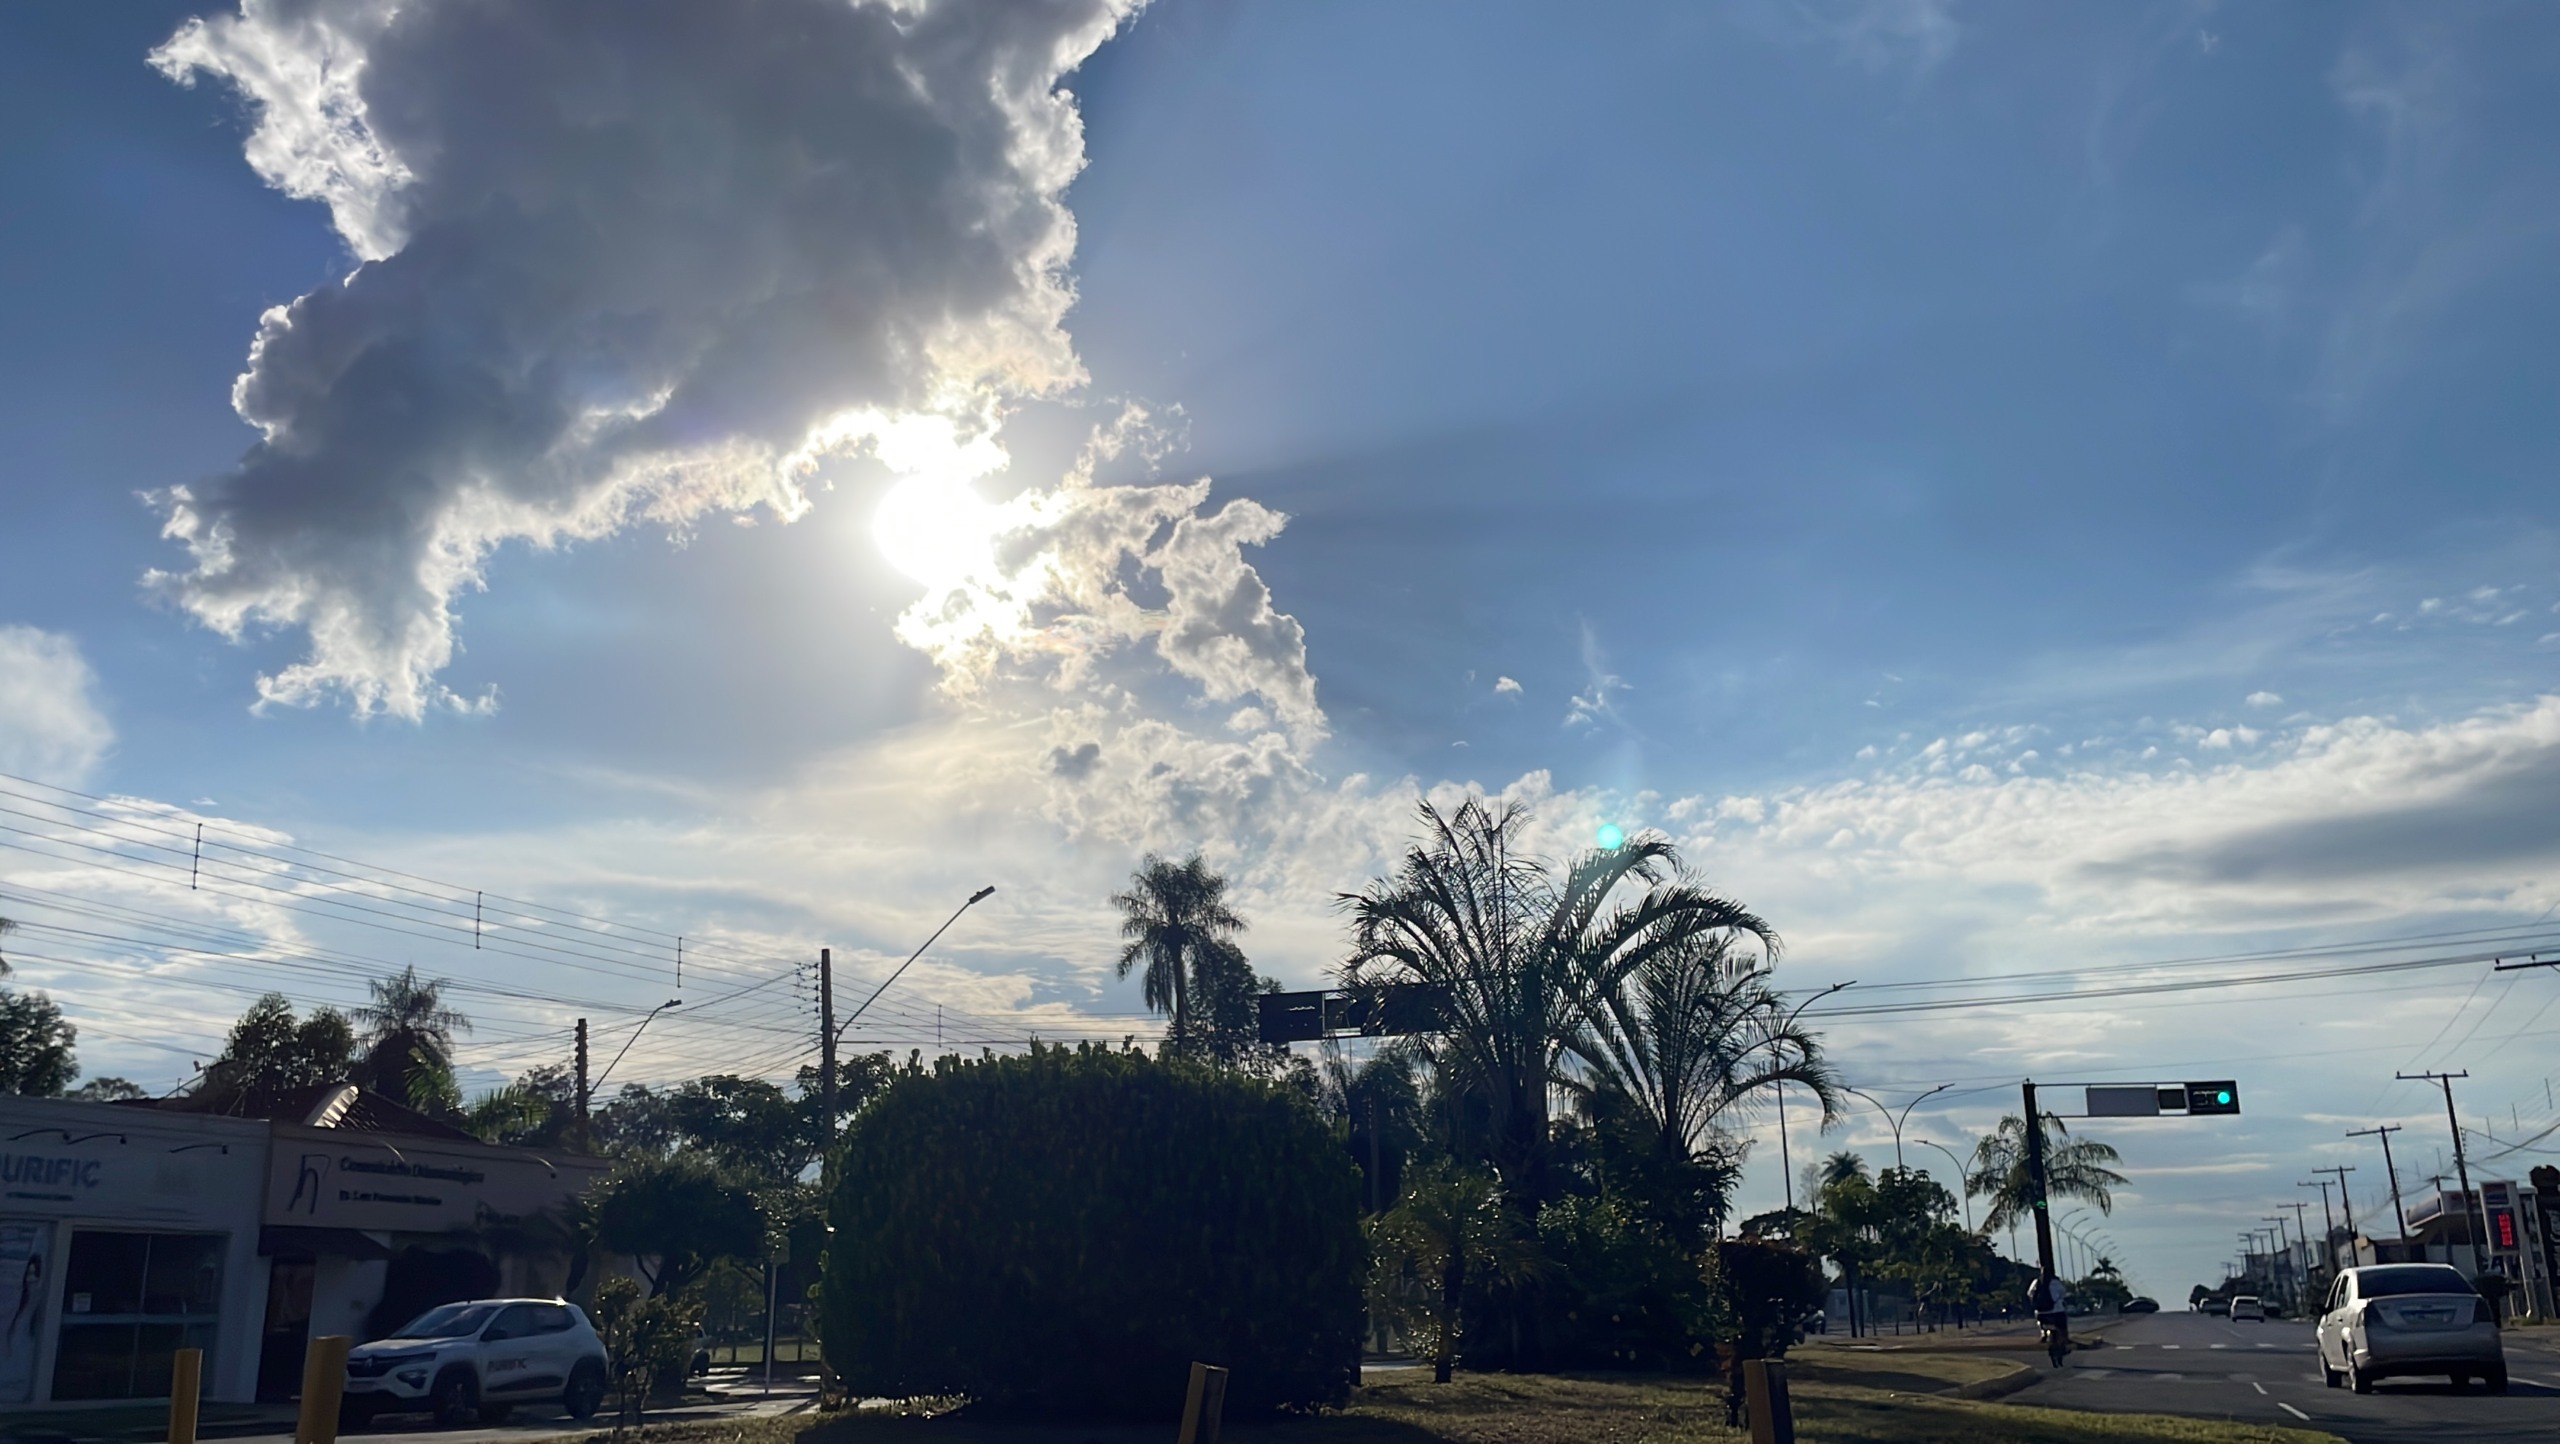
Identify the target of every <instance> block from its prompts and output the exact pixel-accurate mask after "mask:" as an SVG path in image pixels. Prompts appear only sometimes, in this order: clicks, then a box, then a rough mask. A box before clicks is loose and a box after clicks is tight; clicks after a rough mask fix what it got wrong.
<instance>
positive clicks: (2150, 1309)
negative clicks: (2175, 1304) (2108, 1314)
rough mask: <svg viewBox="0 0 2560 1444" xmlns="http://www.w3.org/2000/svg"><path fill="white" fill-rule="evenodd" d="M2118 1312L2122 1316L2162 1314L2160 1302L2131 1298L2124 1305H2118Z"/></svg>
mask: <svg viewBox="0 0 2560 1444" xmlns="http://www.w3.org/2000/svg"><path fill="white" fill-rule="evenodd" d="M2116 1312H2117V1313H2120V1314H2156V1313H2158V1312H2160V1301H2159V1300H2158V1299H2145V1298H2130V1299H2127V1300H2125V1301H2124V1302H2123V1303H2120V1304H2118V1305H2116Z"/></svg>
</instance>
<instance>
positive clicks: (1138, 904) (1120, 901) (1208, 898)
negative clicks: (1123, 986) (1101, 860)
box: [1111, 852, 1250, 1052]
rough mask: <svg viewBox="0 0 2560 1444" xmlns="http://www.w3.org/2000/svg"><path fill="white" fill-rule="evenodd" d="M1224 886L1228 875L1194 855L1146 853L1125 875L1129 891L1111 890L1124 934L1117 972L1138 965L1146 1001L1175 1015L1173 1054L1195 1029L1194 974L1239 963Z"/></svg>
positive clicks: (1234, 920) (1239, 926)
mask: <svg viewBox="0 0 2560 1444" xmlns="http://www.w3.org/2000/svg"><path fill="white" fill-rule="evenodd" d="M1226 891H1227V880H1226V879H1225V878H1224V877H1222V876H1220V875H1219V874H1217V873H1216V872H1213V871H1211V870H1210V868H1209V865H1208V863H1207V862H1205V861H1203V860H1202V859H1201V856H1200V854H1198V853H1196V852H1195V853H1193V854H1191V856H1189V857H1187V858H1185V859H1183V860H1182V861H1181V862H1170V861H1167V860H1166V859H1164V858H1161V857H1158V856H1157V855H1156V854H1154V853H1152V852H1151V853H1148V854H1147V855H1146V858H1145V859H1144V860H1143V861H1142V862H1140V864H1139V865H1138V870H1137V872H1135V873H1134V874H1132V875H1131V876H1130V878H1129V889H1128V891H1126V892H1120V893H1114V894H1112V896H1111V905H1112V906H1113V907H1116V908H1118V909H1120V936H1122V937H1124V938H1126V939H1128V940H1129V941H1128V945H1127V946H1126V947H1123V948H1122V949H1121V950H1120V974H1119V975H1120V976H1121V977H1124V978H1125V977H1127V976H1129V973H1130V971H1131V970H1132V969H1136V968H1141V967H1143V968H1144V970H1145V971H1144V973H1143V975H1142V977H1141V980H1140V986H1141V988H1142V989H1143V990H1144V994H1145V997H1146V1001H1147V1006H1148V1007H1149V1008H1152V1009H1154V1010H1155V1011H1156V1012H1159V1013H1171V1014H1172V1015H1173V1026H1172V1028H1171V1030H1170V1033H1169V1035H1168V1040H1167V1041H1168V1042H1169V1043H1170V1044H1171V1045H1172V1047H1173V1049H1174V1051H1176V1052H1180V1051H1183V1050H1184V1049H1185V1048H1187V1047H1188V1046H1189V1044H1190V1042H1191V1035H1192V1033H1193V1031H1194V1030H1193V1028H1192V1019H1191V1006H1190V995H1191V983H1192V980H1193V975H1195V974H1199V973H1203V972H1208V971H1212V970H1232V969H1234V968H1239V967H1243V966H1244V949H1242V948H1240V947H1238V946H1236V943H1235V941H1234V935H1235V934H1237V933H1240V932H1242V931H1244V919H1243V918H1242V917H1240V916H1238V915H1237V913H1236V911H1235V910H1234V909H1233V908H1230V907H1228V906H1227V904H1226ZM1247 971H1248V973H1249V972H1250V969H1248V970H1247Z"/></svg>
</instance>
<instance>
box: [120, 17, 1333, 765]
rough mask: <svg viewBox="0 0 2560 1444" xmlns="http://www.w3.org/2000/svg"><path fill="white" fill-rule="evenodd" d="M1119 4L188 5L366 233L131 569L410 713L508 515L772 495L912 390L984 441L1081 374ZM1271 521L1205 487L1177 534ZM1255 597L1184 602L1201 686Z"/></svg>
mask: <svg viewBox="0 0 2560 1444" xmlns="http://www.w3.org/2000/svg"><path fill="white" fill-rule="evenodd" d="M1127 8H1128V6H1127V5H1126V4H1124V3H1121V0H1064V3H1060V4H1055V5H1040V6H1020V5H1013V4H1008V3H1000V0H938V3H931V4H847V3H840V0H758V3H754V4H749V5H722V6H698V5H686V4H672V3H633V4H623V5H611V6H583V7H580V6H570V7H562V6H506V5H460V4H435V3H427V4H409V5H405V6H403V5H395V4H392V3H390V0H369V3H367V0H350V3H346V4H341V5H328V6H316V7H315V6H310V5H306V4H299V3H290V0H243V4H242V8H241V11H240V13H239V14H238V15H236V16H222V17H215V18H213V19H209V20H195V21H189V22H188V23H187V24H186V26H184V27H183V28H182V29H180V30H179V31H178V33H177V34H176V35H175V36H173V37H172V38H171V39H170V40H169V42H168V43H167V44H166V45H164V46H163V47H162V48H161V49H160V50H158V51H156V52H154V54H153V57H152V59H153V63H154V64H155V65H157V66H158V67H159V68H160V69H161V70H162V71H164V72H165V73H167V74H168V75H170V76H171V77H173V78H175V79H178V80H180V81H182V82H186V81H191V80H192V79H193V78H194V77H196V76H199V75H208V76H212V77H214V78H216V79H219V80H223V81H226V82H228V83H229V84H230V85H231V86H233V87H234V88H236V89H237V90H238V91H239V92H240V93H241V94H242V95H243V96H244V97H245V98H246V99H247V100H248V102H249V104H250V107H251V111H252V114H253V116H254V118H255V126H254V129H253V131H252V133H251V136H250V138H249V141H248V146H247V152H248V158H249V161H250V163H251V165H252V166H253V167H255V168H256V169H257V171H258V173H259V174H260V175H262V176H263V177H265V178H266V180H267V181H268V182H269V183H270V184H272V185H274V186H276V187H277V188H278V189H280V190H282V191H284V192H285V193H287V194H289V195H294V196H298V197H304V198H309V199H314V200H318V201H321V202H323V203H325V204H326V205H327V206H328V207H329V210H330V214H331V217H332V219H333V221H334V223H335V224H336V226H337V228H338V231H339V233H340V234H341V235H342V236H343V237H344V238H345V240H346V243H347V245H348V247H349V249H350V250H351V251H353V252H354V254H355V256H356V258H357V260H358V262H359V264H358V265H357V266H356V268H355V269H354V271H353V272H352V273H350V274H349V275H348V276H347V277H346V278H345V279H344V280H343V281H342V282H340V283H338V284H334V285H329V286H324V287H321V288H320V289H317V290H315V291H313V292H311V293H310V294H308V295H306V296H303V297H302V298H300V299H299V300H297V301H294V302H292V303H291V304H289V305H284V306H279V307H277V308H275V309H273V310H271V311H269V312H268V313H267V314H266V316H265V318H264V319H263V321H262V322H261V325H260V329H259V334H258V337H257V339H256V341H255V343H254V345H253V346H252V349H251V351H250V358H249V369H248V371H247V372H246V374H244V375H243V376H242V377H241V378H240V380H239V383H238V385H237V386H236V387H235V388H234V392H233V404H234V406H235V408H236V409H237V410H238V411H239V413H240V415H241V417H242V418H243V419H244V420H246V421H248V422H250V423H251V424H252V425H254V426H256V427H257V428H258V429H259V431H260V433H261V439H260V440H259V441H258V442H257V443H256V444H255V445H254V446H253V447H252V448H251V450H250V452H249V454H248V456H247V457H246V459H244V460H243V461H242V463H241V464H240V465H239V466H238V467H237V468H236V469H234V470H233V471H231V472H229V473H228V474H226V475H223V476H221V477H219V478H216V479H215V480H213V481H212V482H210V483H206V484H204V485H202V486H187V487H171V488H169V489H168V490H167V491H165V492H163V493H161V494H160V497H159V500H160V504H161V505H162V507H163V508H164V512H165V515H166V519H167V532H168V535H169V536H170V537H171V538H172V539H174V540H176V541H179V542H181V543H183V544H184V545H185V546H186V548H187V549H188V551H189V553H190V555H191V558H192V562H193V565H192V568H191V569H189V570H187V571H184V572H180V573H174V574H173V573H155V574H154V575H153V576H152V577H151V578H150V579H149V580H150V584H151V585H152V586H153V587H154V588H155V589H156V590H158V591H160V592H162V593H163V594H165V595H167V596H169V597H171V598H173V599H175V600H176V601H177V602H178V603H179V604H180V605H181V606H183V607H184V608H185V609H186V610H187V611H188V612H190V613H191V614H192V615H194V616H195V617H196V618H197V619H198V620H200V621H202V622H203V623H205V624H206V625H207V626H210V627H213V628H215V629H216V630H218V631H221V632H223V633H225V634H227V635H233V636H237V635H239V634H241V633H242V632H243V631H245V630H247V629H249V628H252V627H260V626H275V627H292V628H299V629H301V630H302V631H303V632H304V633H305V634H306V635H307V637H308V638H309V643H310V652H309V655H308V656H307V657H306V658H305V659H304V660H303V661H301V662H299V663H296V664H295V665H293V666H291V667H288V668H286V669H285V670H283V671H282V672H279V673H278V674H276V675H274V676H272V677H268V678H264V679H262V681H261V683H260V692H261V696H262V699H263V700H264V701H267V702H275V703H284V704H292V705H307V704H310V703H314V702H317V701H320V700H323V699H326V698H331V697H338V698H343V699H344V700H345V701H346V702H347V703H348V704H349V705H350V706H351V707H352V708H353V709H354V710H356V711H357V712H359V713H369V712H390V713H394V714H397V715H401V716H406V717H416V716H419V715H421V714H422V713H423V712H424V710H425V709H426V708H427V707H428V706H430V705H434V704H437V703H440V702H448V701H451V700H453V698H452V694H451V693H450V692H449V691H447V690H446V689H445V687H444V686H443V684H442V683H440V682H439V681H438V680H437V679H438V675H439V674H440V673H441V672H442V671H443V669H444V668H445V667H446V666H447V664H448V663H449V662H450V661H451V660H452V658H453V656H454V651H455V634H454V614H453V601H454V597H455V595H456V594H457V593H458V592H460V591H462V590H464V589H465V588H469V587H474V586H477V585H480V584H481V581H482V577H483V568H484V566H485V563H486V561H487V559H488V557H489V555H490V553H491V552H492V551H493V550H495V549H496V548H498V547H499V546H501V545H503V544H504V543H506V542H509V541H522V542H526V543H530V544H532V545H534V546H537V547H548V546H553V545H557V544H559V543H562V542H566V541H573V540H577V539H581V538H592V537H599V536H603V535H606V534H609V533H612V532H614V531H617V530H619V529H621V528H623V527H625V526H627V525H630V524H632V523H635V522H650V523H655V524H658V525H662V526H665V527H667V528H669V529H670V530H673V531H677V532H681V531H682V530H683V529H684V528H686V527H687V526H689V525H691V524H693V523H694V522H695V521H696V520H697V519H698V518H700V517H703V516H705V515H707V514H712V513H720V512H727V513H737V514H742V515H743V514H747V513H752V512H756V511H759V510H761V511H763V512H766V513H769V514H771V515H773V516H775V517H779V518H782V519H785V520H788V519H791V518H794V517H797V516H799V515H800V514H801V513H802V512H803V511H805V510H806V509H807V507H808V505H809V501H808V498H807V496H806V494H805V492H804V490H803V478H804V475H805V474H806V473H807V472H808V471H809V469H810V468H811V467H812V466H813V465H815V464H816V463H817V462H819V461H820V460H822V459H823V458H824V457H826V456H827V455H829V454H832V453H838V452H843V451H847V450H854V449H860V448H863V447H866V446H867V447H873V448H876V449H881V450H887V449H889V448H890V447H891V446H892V445H893V444H894V442H895V439H896V437H897V434H898V431H899V427H900V424H901V423H902V422H903V421H905V420H907V419H909V418H913V417H915V416H919V415H925V416H933V417H939V418H943V419H944V420H945V422H946V423H947V425H948V426H949V427H950V428H952V429H954V430H955V431H956V432H958V433H963V434H964V435H963V436H962V439H963V440H964V441H965V440H969V439H975V438H979V437H983V436H984V435H985V434H987V433H988V432H990V431H991V430H992V429H993V425H992V418H993V417H995V416H996V415H997V409H998V407H999V406H1000V405H1001V403H1002V402H1003V401H1004V400H1005V399H1006V398H1009V397H1017V396H1022V395H1037V394H1054V393H1057V392H1059V391H1062V390H1064V389H1066V388H1069V387H1072V386H1074V385H1076V384H1077V383H1078V382H1080V381H1081V379H1082V372H1081V370H1080V368H1079V366H1078V364H1077V361H1076V358H1075V355H1074V352H1073V350H1072V348H1071V346H1070V344H1069V342H1068V339H1067V336H1066V333H1065V332H1064V330H1063V329H1062V327H1061V322H1062V319H1063V317H1064V315H1065V313H1066V310H1067V308H1068V306H1069V305H1070V304H1071V303H1072V301H1073V298H1074V293H1073V289H1072V287H1071V286H1070V284H1069V282H1068V280H1067V277H1066V266H1067V262H1068V259H1069V257H1070V255H1071V254H1072V252H1073V249H1074V244H1075V225H1074V220H1073V218H1072V217H1071V216H1070V215H1069V214H1068V212H1067V210H1066V207H1065V205H1064V202H1063V195H1064V192H1065V189H1066V186H1067V185H1068V183H1069V182H1070V181H1072V180H1073V179H1074V177H1075V175H1076V173H1077V171H1078V170H1079V169H1081V167H1082V166H1083V163H1084V149H1083V133H1082V125H1081V121H1080V119H1079V117H1078V115H1077V111H1076V107H1075V104H1074V101H1073V99H1072V98H1071V97H1070V96H1068V95H1066V94H1065V93H1064V92H1062V91H1061V90H1060V89H1059V88H1058V86H1059V82H1060V79H1061V77H1062V76H1064V75H1065V74H1066V73H1067V72H1069V71H1071V70H1072V69H1074V67H1075V66H1076V65H1077V64H1079V63H1080V62H1081V61H1082V60H1083V59H1084V57H1085V56H1087V55H1088V54H1090V53H1091V52H1092V51H1093V50H1094V48H1095V47H1096V46H1098V45H1100V44H1101V43H1102V42H1103V40H1104V39H1105V38H1107V37H1108V36H1109V35H1110V34H1111V32H1112V31H1113V29H1114V28H1115V27H1116V26H1117V25H1118V23H1119V21H1120V19H1121V18H1122V17H1123V15H1124V14H1125V13H1126V10H1127ZM783 37H788V38H787V40H786V39H784V38H783ZM1274 525H1275V524H1274V523H1272V522H1271V521H1269V520H1267V519H1266V518H1263V517H1257V516H1255V515H1253V514H1252V513H1249V512H1246V513H1234V514H1231V515H1230V514H1222V515H1221V516H1220V517H1216V518H1208V519H1204V520H1202V521H1201V522H1200V523H1198V525H1197V526H1195V527H1194V528H1193V531H1194V532H1195V533H1211V535H1199V536H1195V537H1194V538H1192V539H1191V541H1190V542H1189V545H1192V546H1196V547H1198V548H1200V549H1203V550H1205V551H1207V552H1209V553H1212V554H1214V553H1216V552H1217V551H1219V549H1220V548H1221V547H1223V546H1225V545H1227V544H1229V543H1230V542H1234V541H1238V540H1239V539H1254V540H1258V539H1260V537H1261V536H1263V535H1267V534H1268V532H1269V531H1270V530H1271V529H1273V526H1274ZM1184 550H1185V545H1184V543H1182V542H1177V543H1175V544H1173V551H1174V552H1175V553H1177V554H1178V555H1177V556H1176V557H1175V558H1173V559H1172V560H1174V561H1176V563H1177V564H1179V554H1182V553H1184ZM1251 600H1252V599H1251V598H1250V597H1249V596H1241V595H1236V594H1233V593H1230V594H1227V595H1225V596H1222V597H1218V598H1216V599H1215V601H1216V603H1217V605H1219V606H1222V607H1225V608H1228V609H1229V610H1230V611H1231V612H1232V613H1233V615H1232V616H1229V617H1227V618H1226V619H1227V620H1230V621H1232V622H1233V623H1234V625H1233V626H1232V627H1230V628H1228V629H1226V630H1223V631H1215V632H1214V634H1212V635H1209V636H1207V637H1206V638H1205V640H1203V641H1202V642H1201V643H1200V644H1199V645H1198V646H1196V647H1192V646H1191V642H1190V638H1191V637H1192V635H1193V629H1192V628H1191V626H1190V625H1189V619H1177V627H1176V628H1175V631H1174V633H1173V634H1172V635H1174V636H1175V641H1174V642H1173V643H1172V645H1171V651H1172V653H1176V654H1180V655H1181V656H1182V657H1183V659H1184V663H1185V664H1186V665H1189V666H1191V667H1193V668H1195V669H1196V671H1197V672H1198V674H1199V675H1200V677H1201V679H1202V680H1203V681H1204V683H1206V684H1208V685H1210V686H1213V687H1220V686H1228V687H1232V686H1241V685H1244V684H1243V683H1241V682H1239V681H1238V675H1239V674H1243V673H1255V670H1256V669H1257V668H1261V669H1265V670H1267V669H1268V668H1269V667H1270V666H1272V665H1274V664H1275V663H1277V662H1279V661H1283V660H1285V657H1286V655H1287V653H1288V650H1289V638H1288V637H1287V635H1286V634H1285V629H1280V628H1277V626H1276V624H1275V623H1274V622H1273V621H1272V620H1271V619H1270V618H1269V617H1259V618H1257V617H1255V616H1253V615H1251V612H1252V607H1251ZM1257 627H1259V630H1257ZM1186 647H1190V648H1191V649H1190V650H1189V651H1185V650H1184V649H1185V648H1186ZM1257 675H1258V674H1257ZM1293 700H1296V701H1299V702H1303V700H1304V699H1293Z"/></svg>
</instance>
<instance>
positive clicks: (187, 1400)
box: [169, 1349, 204, 1444]
mask: <svg viewBox="0 0 2560 1444" xmlns="http://www.w3.org/2000/svg"><path fill="white" fill-rule="evenodd" d="M203 1387H204V1350H202V1349H180V1350H179V1351H178V1357H177V1358H176V1359H175V1360H174V1361H172V1363H171V1365H170V1368H169V1444H196V1399H197V1395H198V1394H199V1393H200V1392H201V1391H202V1389H203Z"/></svg>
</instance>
